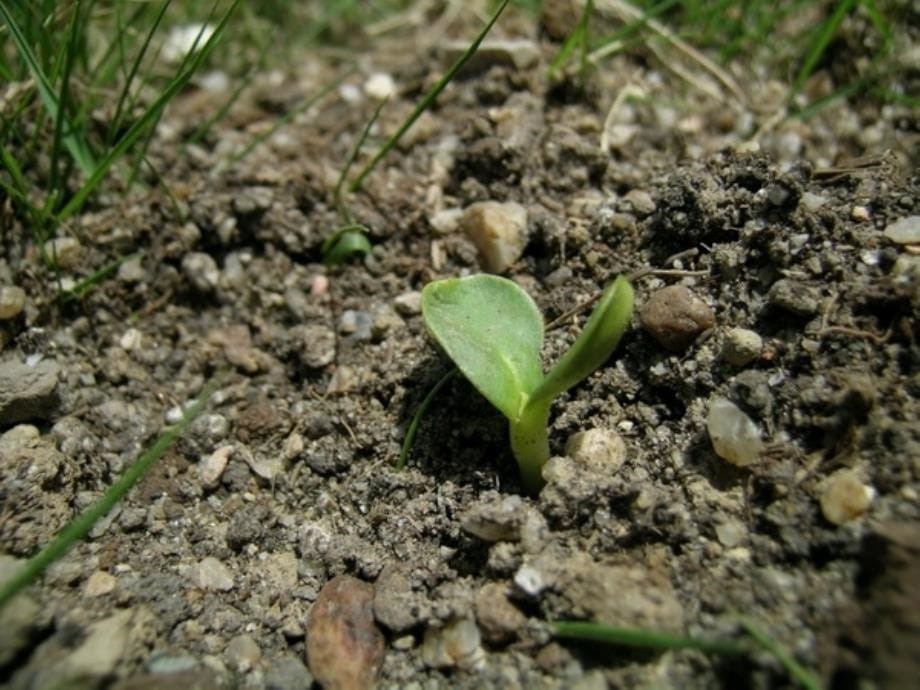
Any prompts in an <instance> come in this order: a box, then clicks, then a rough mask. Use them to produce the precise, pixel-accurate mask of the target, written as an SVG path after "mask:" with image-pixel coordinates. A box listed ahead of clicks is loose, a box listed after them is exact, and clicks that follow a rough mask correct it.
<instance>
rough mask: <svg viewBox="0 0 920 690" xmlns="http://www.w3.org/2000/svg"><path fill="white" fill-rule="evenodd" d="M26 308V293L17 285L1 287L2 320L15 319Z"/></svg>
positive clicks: (0, 312) (0, 307)
mask: <svg viewBox="0 0 920 690" xmlns="http://www.w3.org/2000/svg"><path fill="white" fill-rule="evenodd" d="M25 306H26V291H25V290H23V289H22V288H21V287H17V286H16V285H0V319H14V318H16V317H17V316H19V315H20V314H21V313H22V310H23V309H24V308H25Z"/></svg>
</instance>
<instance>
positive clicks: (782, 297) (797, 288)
mask: <svg viewBox="0 0 920 690" xmlns="http://www.w3.org/2000/svg"><path fill="white" fill-rule="evenodd" d="M767 298H768V299H769V301H770V304H772V305H773V306H775V307H780V308H781V309H785V310H786V311H791V312H792V313H793V314H798V315H800V316H814V315H815V314H817V313H818V310H819V308H820V295H819V293H818V292H817V290H815V289H814V288H812V287H810V286H808V285H805V284H804V283H802V282H799V281H796V280H790V279H788V278H781V279H780V280H777V281H776V282H775V283H773V285H772V286H771V287H770V291H769V293H768V294H767Z"/></svg>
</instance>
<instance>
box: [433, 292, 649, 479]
mask: <svg viewBox="0 0 920 690" xmlns="http://www.w3.org/2000/svg"><path fill="white" fill-rule="evenodd" d="M632 309H633V290H632V286H631V285H630V284H629V281H628V280H626V278H624V277H622V276H620V277H619V278H617V279H616V280H614V281H613V282H612V283H611V284H610V285H609V286H608V287H607V288H606V289H605V290H604V292H603V294H602V295H601V298H600V299H599V300H598V303H597V306H596V307H595V308H594V311H593V312H592V313H591V316H590V317H588V321H587V323H586V324H585V326H584V328H583V329H582V332H581V334H580V335H579V336H578V338H576V340H575V342H574V343H573V344H572V346H571V348H569V350H568V352H566V353H565V354H564V355H563V356H562V358H561V359H560V360H559V361H558V362H557V363H556V364H555V365H554V366H553V367H552V368H551V369H550V370H549V372H548V373H546V374H545V375H544V374H543V371H542V366H541V363H540V350H541V349H542V346H543V333H544V326H543V317H542V316H541V315H540V311H539V310H538V309H537V305H536V304H534V301H533V300H532V299H531V298H530V296H529V295H528V294H527V293H526V292H524V290H523V289H522V288H521V287H519V286H518V285H517V284H516V283H514V282H512V281H510V280H508V279H507V278H501V277H499V276H493V275H488V274H477V275H473V276H468V277H466V278H448V279H445V280H437V281H434V282H431V283H429V284H428V285H426V286H425V288H424V289H423V290H422V318H423V319H424V320H425V325H426V326H427V327H428V330H429V331H430V333H431V334H432V336H433V337H434V339H435V340H436V341H437V342H438V344H439V345H440V346H441V347H442V348H443V350H444V351H445V352H446V353H447V355H448V356H449V357H450V358H451V359H452V360H453V362H454V364H456V365H457V368H458V369H460V371H461V372H463V375H464V376H466V378H467V379H469V381H470V383H472V384H473V385H474V386H475V387H476V388H477V389H478V390H479V392H480V393H482V394H483V395H484V396H485V398H486V399H487V400H488V401H489V402H491V403H492V404H493V405H494V406H495V407H497V408H498V409H499V411H500V412H501V413H502V414H504V415H505V417H507V418H508V422H509V430H510V435H511V449H512V452H513V453H514V457H515V458H516V459H517V462H518V467H519V469H520V472H521V479H522V481H523V483H524V487H525V489H526V490H527V491H529V492H531V493H536V492H538V491H539V490H540V488H542V486H543V477H542V474H541V470H542V468H543V465H544V464H545V463H546V461H547V460H548V459H549V457H550V450H549V436H548V424H549V412H550V406H551V405H552V402H553V400H554V399H555V398H556V397H557V396H558V395H560V394H561V393H563V392H565V391H567V390H568V389H569V388H571V387H572V386H574V385H575V384H577V383H578V382H579V381H582V380H583V379H585V378H586V377H587V376H588V375H589V374H591V373H592V372H593V371H594V370H595V369H597V368H598V367H600V366H601V365H602V364H603V363H604V361H605V360H606V359H607V358H608V357H609V356H610V353H611V352H612V351H613V349H614V348H615V347H616V344H617V342H619V340H620V337H621V336H622V335H623V333H624V331H625V330H626V328H627V327H628V326H629V321H630V317H631V316H632Z"/></svg>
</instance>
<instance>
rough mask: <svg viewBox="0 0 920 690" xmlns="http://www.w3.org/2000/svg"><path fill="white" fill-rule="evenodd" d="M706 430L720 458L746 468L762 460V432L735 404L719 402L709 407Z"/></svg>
mask: <svg viewBox="0 0 920 690" xmlns="http://www.w3.org/2000/svg"><path fill="white" fill-rule="evenodd" d="M706 428H707V431H708V432H709V439H710V440H711V441H712V447H713V449H714V450H715V452H716V455H718V456H719V457H720V458H722V459H723V460H727V461H728V462H730V463H732V464H733V465H738V466H739V467H746V466H748V465H750V464H752V463H754V462H756V461H757V459H758V458H759V457H760V453H761V451H762V450H763V442H762V441H761V440H760V428H759V427H758V426H757V424H755V423H754V421H753V420H752V419H751V418H750V417H748V416H747V415H746V414H745V413H744V412H742V411H741V409H739V408H738V406H737V405H735V404H734V403H733V402H731V401H729V400H726V399H725V398H715V399H714V400H713V401H712V402H711V403H710V405H709V416H708V418H707V420H706Z"/></svg>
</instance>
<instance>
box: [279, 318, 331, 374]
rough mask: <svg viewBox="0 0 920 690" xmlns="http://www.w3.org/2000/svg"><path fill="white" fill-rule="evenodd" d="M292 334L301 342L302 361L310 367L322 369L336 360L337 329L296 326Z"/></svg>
mask: <svg viewBox="0 0 920 690" xmlns="http://www.w3.org/2000/svg"><path fill="white" fill-rule="evenodd" d="M290 336H291V338H292V339H294V341H295V342H298V344H299V346H300V347H299V350H298V352H299V355H300V361H301V362H302V363H303V364H304V365H305V366H306V367H308V368H310V369H322V368H323V367H324V366H326V365H327V364H332V362H334V361H335V331H333V330H332V329H331V328H328V327H326V326H319V325H313V326H295V327H294V328H292V329H291V333H290Z"/></svg>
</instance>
